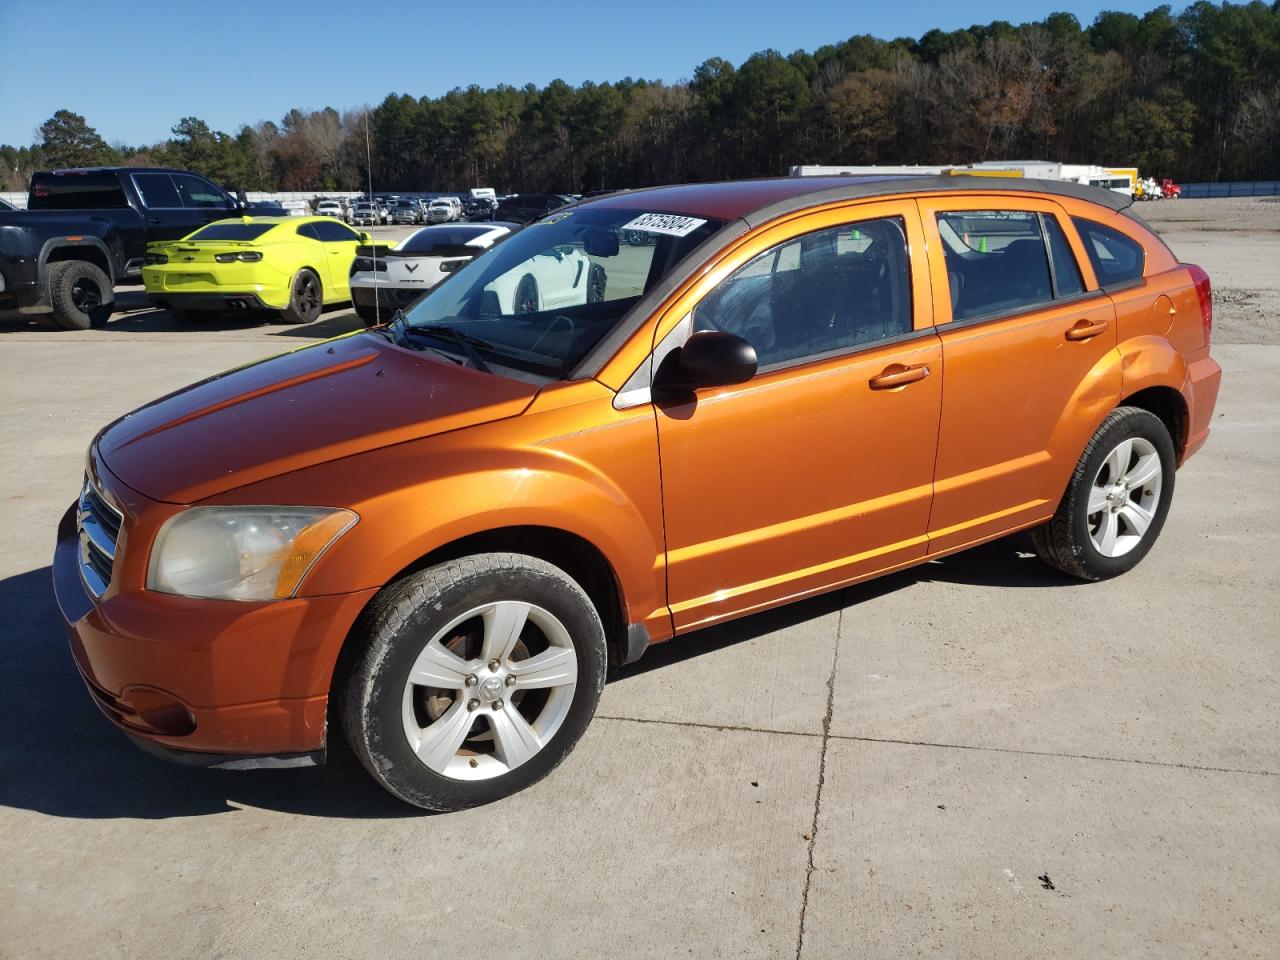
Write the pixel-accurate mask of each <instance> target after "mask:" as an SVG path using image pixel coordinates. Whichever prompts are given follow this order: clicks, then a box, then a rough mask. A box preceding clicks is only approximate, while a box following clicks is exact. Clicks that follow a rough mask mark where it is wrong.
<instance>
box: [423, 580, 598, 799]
mask: <svg viewBox="0 0 1280 960" xmlns="http://www.w3.org/2000/svg"><path fill="white" fill-rule="evenodd" d="M535 649H536V650H537V651H538V652H536V653H534V652H532V651H533V650H535ZM577 686H578V657H577V653H576V652H575V651H574V648H573V640H572V639H571V638H570V637H569V631H568V630H566V629H565V627H564V624H562V623H561V622H560V621H559V620H558V619H556V617H555V616H554V615H553V614H551V613H550V612H549V611H547V610H544V609H543V608H542V607H539V606H535V605H533V604H529V603H524V602H523V601H519V600H499V601H497V602H495V603H489V604H485V605H484V606H481V607H477V608H475V609H474V610H468V611H467V612H466V613H463V614H461V615H460V616H458V617H456V618H455V619H454V620H453V622H451V623H450V624H449V625H448V626H446V627H445V628H444V629H443V630H441V631H439V632H438V633H437V634H436V635H435V636H434V637H432V638H431V639H430V640H429V641H428V642H427V645H426V646H425V647H423V648H422V652H421V653H420V654H419V655H418V659H417V660H416V661H415V663H414V665H413V667H412V668H411V669H410V671H409V679H408V681H407V682H406V683H405V687H404V699H403V706H402V711H403V719H404V735H405V738H406V739H407V740H408V742H409V746H410V748H411V749H412V750H413V752H414V754H415V755H416V756H417V758H418V759H419V760H421V761H422V762H423V763H424V764H425V765H426V766H427V767H429V768H430V769H431V770H434V771H435V772H436V773H438V774H441V775H442V776H446V777H450V778H452V779H454V780H485V779H488V778H489V777H498V776H501V775H502V774H504V773H510V772H511V771H512V770H514V769H516V767H519V766H520V765H521V764H523V763H525V762H526V761H528V760H531V759H532V758H533V757H534V755H535V754H537V753H538V752H539V751H540V750H541V749H542V748H543V746H544V745H545V744H547V743H548V742H550V740H551V738H552V737H554V736H555V735H556V733H557V732H558V731H559V730H560V727H561V725H563V723H564V719H565V717H566V716H567V715H568V712H569V706H570V704H571V703H572V702H573V692H574V690H575V689H577Z"/></svg>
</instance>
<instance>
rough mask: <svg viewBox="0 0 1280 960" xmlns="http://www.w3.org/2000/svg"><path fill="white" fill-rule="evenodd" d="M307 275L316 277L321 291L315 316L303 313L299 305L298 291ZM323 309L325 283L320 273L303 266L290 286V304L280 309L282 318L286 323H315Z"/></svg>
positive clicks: (317, 285)
mask: <svg viewBox="0 0 1280 960" xmlns="http://www.w3.org/2000/svg"><path fill="white" fill-rule="evenodd" d="M307 276H310V277H312V278H314V279H315V282H316V287H317V288H318V290H319V291H320V298H319V299H320V302H319V304H317V307H316V312H315V315H314V316H312V315H308V314H305V313H303V312H302V310H301V309H300V308H299V306H298V291H299V289H300V288H301V286H302V281H303V278H304V277H307ZM323 310H324V285H323V284H322V283H321V281H320V275H319V274H318V273H316V272H315V271H314V270H312V269H311V268H310V267H303V268H302V269H301V270H299V271H298V272H297V274H296V275H295V276H294V278H293V283H292V284H291V285H290V287H289V306H287V307H285V309H283V310H281V311H280V319H281V320H283V321H284V322H285V323H313V322H314V321H316V320H318V319H320V314H321V312H322V311H323Z"/></svg>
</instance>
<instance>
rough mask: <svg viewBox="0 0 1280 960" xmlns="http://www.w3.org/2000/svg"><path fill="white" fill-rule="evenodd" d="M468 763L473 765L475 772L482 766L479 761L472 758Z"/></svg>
mask: <svg viewBox="0 0 1280 960" xmlns="http://www.w3.org/2000/svg"><path fill="white" fill-rule="evenodd" d="M467 762H468V763H470V764H471V768H472V769H473V770H474V769H475V768H476V767H478V766H480V761H479V760H477V759H476V758H475V757H472V758H471V759H470V760H469V761H467Z"/></svg>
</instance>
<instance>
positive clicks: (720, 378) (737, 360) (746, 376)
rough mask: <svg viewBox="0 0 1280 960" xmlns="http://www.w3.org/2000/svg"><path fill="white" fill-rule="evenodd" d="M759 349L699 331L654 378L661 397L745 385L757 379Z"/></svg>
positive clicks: (735, 337) (713, 332)
mask: <svg viewBox="0 0 1280 960" xmlns="http://www.w3.org/2000/svg"><path fill="white" fill-rule="evenodd" d="M758 364H759V361H758V360H757V358H756V349H755V347H753V346H751V344H749V343H747V341H745V340H743V339H742V338H741V337H739V336H738V335H737V334H733V333H727V332H725V331H723V330H700V331H698V332H697V333H695V334H694V335H693V336H691V337H690V338H689V339H688V340H686V341H685V342H684V346H682V347H678V348H677V349H675V350H672V351H671V352H670V353H669V354H667V356H666V358H665V359H664V360H663V361H662V364H661V366H659V367H658V372H657V373H656V374H655V375H654V378H653V391H654V394H655V395H660V396H668V397H671V396H680V395H685V394H689V393H692V392H693V391H695V390H697V389H699V388H701V387H727V386H729V385H730V384H734V383H746V382H747V381H748V380H750V379H751V378H752V377H754V376H755V375H756V367H757V366H758Z"/></svg>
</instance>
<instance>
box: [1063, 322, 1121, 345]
mask: <svg viewBox="0 0 1280 960" xmlns="http://www.w3.org/2000/svg"><path fill="white" fill-rule="evenodd" d="M1109 326H1111V321H1110V320H1077V321H1076V323H1075V325H1074V326H1072V328H1071V329H1070V330H1068V331H1067V339H1068V340H1088V339H1089V338H1090V337H1096V336H1097V335H1098V334H1100V333H1106V331H1107V327H1109Z"/></svg>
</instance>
